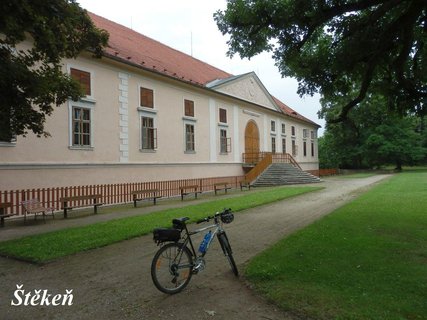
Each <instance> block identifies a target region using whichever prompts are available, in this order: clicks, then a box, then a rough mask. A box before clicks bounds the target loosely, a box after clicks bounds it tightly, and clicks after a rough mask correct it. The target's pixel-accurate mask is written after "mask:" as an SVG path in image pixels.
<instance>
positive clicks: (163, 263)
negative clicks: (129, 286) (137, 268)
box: [151, 243, 193, 294]
mask: <svg viewBox="0 0 427 320" xmlns="http://www.w3.org/2000/svg"><path fill="white" fill-rule="evenodd" d="M192 268H193V259H192V255H191V252H190V250H189V249H188V248H187V247H186V246H184V245H183V244H182V243H169V244H166V245H164V246H163V247H161V248H160V250H159V251H157V253H156V255H155V256H154V258H153V261H152V263H151V278H152V280H153V283H154V285H155V286H156V288H157V289H159V290H160V291H162V292H164V293H167V294H174V293H178V292H180V291H181V290H182V289H184V288H185V287H186V286H187V284H188V283H189V282H190V279H191V275H192V273H191V271H192Z"/></svg>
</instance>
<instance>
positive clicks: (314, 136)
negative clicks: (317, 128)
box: [310, 131, 316, 139]
mask: <svg viewBox="0 0 427 320" xmlns="http://www.w3.org/2000/svg"><path fill="white" fill-rule="evenodd" d="M310 133H311V139H316V133H315V132H314V131H311V132H310Z"/></svg>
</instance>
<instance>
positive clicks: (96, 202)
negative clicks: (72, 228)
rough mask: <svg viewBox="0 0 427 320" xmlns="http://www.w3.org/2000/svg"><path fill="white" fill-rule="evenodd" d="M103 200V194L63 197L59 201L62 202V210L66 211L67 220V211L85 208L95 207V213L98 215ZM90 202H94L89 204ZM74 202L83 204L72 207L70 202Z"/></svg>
mask: <svg viewBox="0 0 427 320" xmlns="http://www.w3.org/2000/svg"><path fill="white" fill-rule="evenodd" d="M101 199H102V195H101V194H91V195H88V196H71V197H62V198H61V199H60V200H59V201H60V202H61V205H62V208H61V209H63V210H64V218H67V211H68V210H70V209H74V208H83V207H91V206H93V212H94V213H95V214H96V213H98V210H97V209H98V207H99V206H102V205H103V203H102V202H101V201H100V200H101ZM88 200H93V202H92V203H88V202H87V201H88ZM73 201H83V202H84V203H83V204H76V205H70V204H69V202H73Z"/></svg>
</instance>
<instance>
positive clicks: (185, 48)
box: [78, 0, 324, 135]
mask: <svg viewBox="0 0 427 320" xmlns="http://www.w3.org/2000/svg"><path fill="white" fill-rule="evenodd" d="M78 2H79V4H80V5H81V6H82V7H83V8H85V9H87V10H89V11H91V12H93V13H95V14H98V15H100V16H102V17H105V18H107V19H110V20H112V21H114V22H117V23H120V24H122V25H125V26H127V27H129V28H132V29H133V30H135V31H137V32H140V33H142V34H144V35H146V36H148V37H151V38H153V39H155V40H157V41H160V42H162V43H164V44H166V45H168V46H170V47H172V48H175V49H177V50H179V51H182V52H185V53H187V54H191V52H192V53H193V56H194V57H195V58H197V59H200V60H202V61H204V62H207V63H209V64H211V65H213V66H215V67H217V68H220V69H222V70H224V71H227V72H229V73H232V74H242V73H246V72H250V71H255V72H256V73H257V75H258V77H259V78H260V79H261V81H262V82H263V83H264V85H265V87H266V88H267V90H268V91H269V92H270V93H271V94H272V95H274V96H275V97H277V98H279V99H280V100H281V101H283V102H284V103H285V104H287V105H289V106H290V107H291V108H293V109H295V110H296V111H297V112H299V113H301V114H302V115H304V116H305V117H307V118H309V119H310V120H313V121H314V122H316V123H318V124H320V125H321V126H322V127H324V120H322V119H318V117H317V111H318V110H319V109H320V103H319V97H318V96H314V97H305V98H300V97H299V96H298V94H297V93H296V91H297V82H296V80H294V79H290V78H282V77H281V75H280V73H279V71H278V69H277V67H276V66H275V65H274V60H273V59H272V58H271V55H270V54H269V53H262V54H260V55H258V56H256V57H254V58H252V59H251V60H247V59H244V60H241V59H240V58H239V57H238V56H235V57H234V58H233V59H230V58H229V57H227V56H226V52H227V45H226V41H227V37H225V36H223V35H222V34H221V32H220V31H219V30H218V28H217V26H216V24H215V21H214V20H213V13H214V12H215V11H217V10H219V9H225V7H226V1H225V0H209V1H207V0H180V1H176V0H175V1H173V0H156V1H134V0H120V1H105V0H78ZM323 129H324V128H322V129H320V130H319V134H320V135H321V134H322V132H323Z"/></svg>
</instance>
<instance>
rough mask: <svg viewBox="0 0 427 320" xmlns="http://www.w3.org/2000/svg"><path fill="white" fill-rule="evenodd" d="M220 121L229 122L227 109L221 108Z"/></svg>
mask: <svg viewBox="0 0 427 320" xmlns="http://www.w3.org/2000/svg"><path fill="white" fill-rule="evenodd" d="M219 122H222V123H227V110H225V109H221V108H220V109H219Z"/></svg>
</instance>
